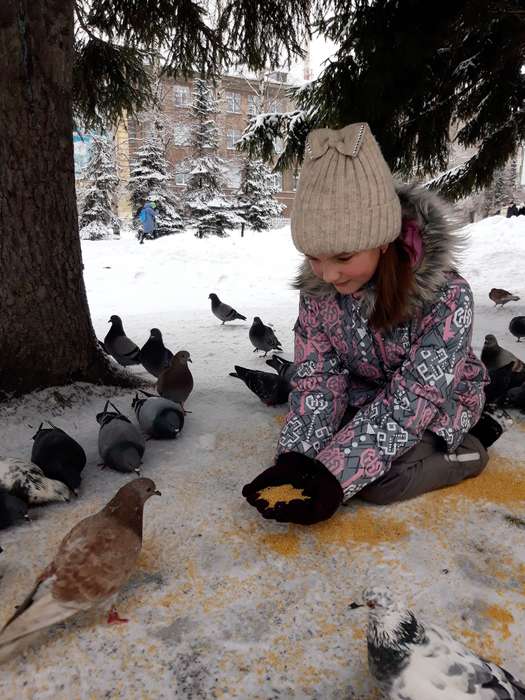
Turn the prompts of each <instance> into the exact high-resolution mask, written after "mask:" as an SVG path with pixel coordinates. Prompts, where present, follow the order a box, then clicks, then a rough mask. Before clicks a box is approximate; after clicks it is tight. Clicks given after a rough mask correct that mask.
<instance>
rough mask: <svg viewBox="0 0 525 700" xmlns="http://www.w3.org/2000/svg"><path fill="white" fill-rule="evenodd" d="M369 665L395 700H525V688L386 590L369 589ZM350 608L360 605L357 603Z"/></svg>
mask: <svg viewBox="0 0 525 700" xmlns="http://www.w3.org/2000/svg"><path fill="white" fill-rule="evenodd" d="M364 600H365V603H366V605H367V606H368V608H369V612H368V632H367V642H368V666H369V669H370V672H371V674H372V675H373V676H374V677H375V678H376V680H377V681H378V683H379V686H380V687H381V689H382V691H383V693H384V695H385V697H386V698H389V699H390V700H463V698H464V700H525V685H523V683H522V682H520V681H519V680H517V679H516V678H514V677H513V676H512V675H511V674H510V673H508V672H507V671H505V670H504V669H503V668H501V667H500V666H497V665H496V664H495V663H492V662H490V661H485V660H484V659H481V658H480V657H479V656H477V655H476V654H474V652H472V651H470V649H468V648H467V647H465V646H463V644H461V643H460V642H457V641H456V640H455V639H453V638H452V637H451V636H450V634H449V633H448V632H447V631H445V630H444V629H441V628H439V627H436V626H433V625H425V626H423V625H422V624H421V622H419V620H417V618H416V617H415V615H414V614H413V613H412V612H411V611H410V610H408V609H407V608H406V607H404V606H403V605H401V604H400V603H398V602H396V601H395V600H394V598H393V596H392V594H391V593H390V591H389V590H388V589H387V588H383V587H377V588H370V589H368V590H367V591H365V594H364ZM351 607H357V606H355V605H352V606H351Z"/></svg>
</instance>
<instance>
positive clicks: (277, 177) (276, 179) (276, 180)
mask: <svg viewBox="0 0 525 700" xmlns="http://www.w3.org/2000/svg"><path fill="white" fill-rule="evenodd" d="M271 177H272V185H273V188H274V189H275V191H276V192H282V191H283V174H282V173H272V176H271Z"/></svg>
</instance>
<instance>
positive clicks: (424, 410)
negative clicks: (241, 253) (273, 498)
mask: <svg viewBox="0 0 525 700" xmlns="http://www.w3.org/2000/svg"><path fill="white" fill-rule="evenodd" d="M398 195H399V197H400V200H401V204H402V208H403V232H402V236H403V239H404V241H405V243H406V245H407V248H408V250H409V252H410V254H411V259H412V260H413V265H414V267H415V277H416V286H415V291H414V295H413V298H412V300H411V308H412V310H413V315H412V318H411V320H410V321H407V322H405V323H402V324H400V325H399V326H397V327H395V328H394V329H392V330H391V331H388V332H378V331H375V330H373V329H372V328H371V327H370V325H369V323H368V319H369V318H370V316H371V313H372V310H373V308H374V303H375V291H374V287H373V285H369V286H367V287H366V288H365V289H364V290H363V292H362V294H361V296H360V298H356V297H354V296H352V295H340V294H338V293H337V292H336V291H335V289H334V288H333V287H332V285H329V284H327V283H325V282H323V281H322V280H319V279H318V278H316V277H315V276H314V275H313V273H312V272H311V270H310V266H309V264H308V262H307V261H305V263H304V265H303V267H302V268H301V271H300V274H299V277H298V278H297V284H296V286H297V287H298V288H299V289H300V291H301V295H300V303H299V318H298V319H297V323H296V325H295V329H294V330H295V362H296V364H297V365H298V368H297V372H296V375H295V378H294V382H293V384H294V388H293V390H292V392H291V394H290V411H289V413H288V415H287V417H286V421H285V424H284V426H283V428H282V431H281V435H280V438H279V446H278V451H279V452H280V453H281V452H291V451H295V452H301V453H304V454H306V455H308V456H310V457H315V458H316V459H318V460H319V461H321V462H322V463H323V464H324V465H325V466H326V467H327V468H328V469H329V470H330V471H331V472H332V474H334V475H335V476H336V477H337V478H338V479H339V481H340V482H341V486H342V488H343V491H344V498H345V500H346V499H348V498H350V497H351V496H353V495H355V494H356V493H357V492H358V491H360V490H361V489H362V488H364V487H365V486H367V485H368V484H370V483H371V482H373V481H375V480H376V479H378V478H379V477H380V476H382V475H383V474H384V473H385V472H386V471H388V469H389V468H390V465H391V463H392V462H393V461H394V460H396V459H398V458H399V457H401V456H402V455H403V453H405V452H407V451H408V450H410V448H412V447H414V446H415V445H416V444H417V443H418V442H419V441H420V440H421V438H422V436H423V433H424V431H425V430H430V431H432V432H433V433H435V434H436V435H438V436H440V437H441V438H442V440H443V445H444V447H445V449H447V450H448V451H450V452H452V451H454V450H455V449H456V448H457V447H458V445H459V444H460V443H461V442H462V440H463V437H464V435H465V433H467V432H468V431H469V430H470V428H471V427H472V426H473V425H474V424H475V423H476V422H477V421H478V419H479V417H480V415H481V411H482V409H483V405H484V401H485V397H484V391H483V387H484V385H485V383H486V382H487V372H486V370H485V368H484V365H483V364H482V363H481V361H480V360H479V359H478V358H477V357H476V356H475V355H474V353H473V351H472V348H471V338H472V318H473V298H472V291H471V289H470V287H469V285H468V283H467V282H466V281H465V280H464V279H463V278H462V277H460V276H459V274H457V272H456V271H455V270H456V264H455V260H454V258H455V256H456V254H457V252H458V250H459V249H460V248H461V247H462V245H463V241H462V239H461V235H460V234H458V233H457V232H454V222H453V221H452V220H451V218H450V212H449V210H448V208H447V206H446V205H445V204H444V202H443V201H442V200H441V199H440V198H439V197H437V196H436V195H435V194H432V193H430V192H427V191H426V190H424V189H422V188H420V187H417V186H414V185H403V186H399V187H398ZM349 407H354V408H357V409H358V411H357V413H356V414H355V417H354V418H353V419H351V420H350V422H348V423H347V424H346V425H345V426H344V427H342V428H341V429H339V427H340V424H341V420H342V418H343V415H344V414H345V412H346V411H347V409H348V408H349Z"/></svg>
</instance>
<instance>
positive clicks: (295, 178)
mask: <svg viewBox="0 0 525 700" xmlns="http://www.w3.org/2000/svg"><path fill="white" fill-rule="evenodd" d="M298 182H299V175H298V174H297V173H295V175H293V176H292V190H293V191H294V192H297V184H298Z"/></svg>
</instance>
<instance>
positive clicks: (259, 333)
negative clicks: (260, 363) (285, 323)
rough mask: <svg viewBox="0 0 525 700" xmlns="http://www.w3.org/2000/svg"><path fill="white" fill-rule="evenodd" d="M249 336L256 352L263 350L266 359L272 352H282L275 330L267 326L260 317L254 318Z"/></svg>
mask: <svg viewBox="0 0 525 700" xmlns="http://www.w3.org/2000/svg"><path fill="white" fill-rule="evenodd" d="M249 336H250V341H251V344H252V345H253V347H254V348H255V350H254V352H257V350H261V351H262V352H264V356H265V357H266V355H267V354H268V353H269V352H270V350H280V351H281V350H282V347H281V343H280V342H279V341H278V340H277V336H276V335H275V333H274V332H273V330H272V329H271V328H270V326H265V325H264V323H263V322H262V321H261V319H260V318H259V316H255V317H254V319H253V323H252V325H251V328H250V332H249Z"/></svg>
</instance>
